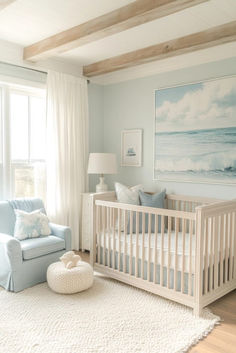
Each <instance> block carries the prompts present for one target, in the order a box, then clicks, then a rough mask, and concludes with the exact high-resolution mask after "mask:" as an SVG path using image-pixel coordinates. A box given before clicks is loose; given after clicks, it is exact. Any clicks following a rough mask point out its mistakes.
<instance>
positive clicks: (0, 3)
mask: <svg viewBox="0 0 236 353" xmlns="http://www.w3.org/2000/svg"><path fill="white" fill-rule="evenodd" d="M15 1H16V0H0V11H1V10H3V9H5V7H7V6H9V5H11V3H13V2H15Z"/></svg>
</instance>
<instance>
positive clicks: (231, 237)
mask: <svg viewBox="0 0 236 353" xmlns="http://www.w3.org/2000/svg"><path fill="white" fill-rule="evenodd" d="M229 216H230V220H229V281H231V280H232V278H233V256H232V254H233V213H232V212H231V213H230V215H229Z"/></svg>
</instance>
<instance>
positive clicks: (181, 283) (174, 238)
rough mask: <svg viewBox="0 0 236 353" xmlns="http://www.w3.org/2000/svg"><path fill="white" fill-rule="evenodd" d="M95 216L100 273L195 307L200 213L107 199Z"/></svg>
mask: <svg viewBox="0 0 236 353" xmlns="http://www.w3.org/2000/svg"><path fill="white" fill-rule="evenodd" d="M95 212H96V217H95V220H96V224H95V230H94V237H95V244H96V249H95V250H94V252H95V253H96V256H95V269H96V268H97V269H98V270H99V271H100V272H103V273H106V274H109V275H110V276H111V277H116V278H117V277H119V278H118V279H119V280H123V281H124V282H128V283H130V284H133V285H135V286H138V287H140V288H144V289H147V288H148V290H150V291H151V292H154V293H157V294H160V295H162V294H163V292H164V293H165V295H164V296H165V297H167V298H170V299H173V300H175V301H178V302H180V303H184V304H186V303H187V304H186V305H189V306H191V307H193V305H194V300H193V291H194V284H193V273H194V268H195V261H194V260H193V259H194V257H195V254H194V252H193V251H194V246H193V243H194V241H195V217H196V214H195V213H192V212H185V211H176V210H168V209H159V208H151V207H144V206H137V205H130V204H122V203H117V202H112V201H105V200H96V201H95ZM180 225H181V229H180ZM188 253H189V254H193V256H187V254H188ZM180 254H182V256H180Z"/></svg>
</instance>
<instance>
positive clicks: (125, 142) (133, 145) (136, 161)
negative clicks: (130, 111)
mask: <svg viewBox="0 0 236 353" xmlns="http://www.w3.org/2000/svg"><path fill="white" fill-rule="evenodd" d="M141 165H142V130H141V129H136V130H123V131H121V166H122V167H141Z"/></svg>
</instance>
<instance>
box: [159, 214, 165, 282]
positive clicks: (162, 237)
mask: <svg viewBox="0 0 236 353" xmlns="http://www.w3.org/2000/svg"><path fill="white" fill-rule="evenodd" d="M164 217H165V216H161V268H160V285H161V286H163V267H164V231H165V228H164V226H165V220H164Z"/></svg>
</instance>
